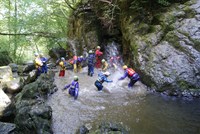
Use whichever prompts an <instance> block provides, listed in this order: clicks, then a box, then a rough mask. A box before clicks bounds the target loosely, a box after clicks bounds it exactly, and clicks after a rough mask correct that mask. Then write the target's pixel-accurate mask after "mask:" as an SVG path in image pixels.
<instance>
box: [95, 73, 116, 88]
mask: <svg viewBox="0 0 200 134" xmlns="http://www.w3.org/2000/svg"><path fill="white" fill-rule="evenodd" d="M109 75H110V73H109V72H100V73H99V74H98V79H97V80H96V81H95V83H94V85H95V86H96V87H97V89H98V91H101V90H102V89H103V83H104V82H108V83H111V82H113V81H112V80H108V79H107V77H108V76H109Z"/></svg>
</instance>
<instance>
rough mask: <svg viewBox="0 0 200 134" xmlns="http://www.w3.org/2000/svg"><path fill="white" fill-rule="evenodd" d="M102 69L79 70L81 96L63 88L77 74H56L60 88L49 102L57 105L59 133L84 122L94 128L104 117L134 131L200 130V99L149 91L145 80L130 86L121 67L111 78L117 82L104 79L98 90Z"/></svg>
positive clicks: (174, 133) (196, 133)
mask: <svg viewBox="0 0 200 134" xmlns="http://www.w3.org/2000/svg"><path fill="white" fill-rule="evenodd" d="M98 72H99V71H98V70H95V75H94V76H93V77H89V76H87V68H84V69H83V71H82V72H81V73H78V74H76V75H78V76H79V84H80V91H79V97H78V99H77V100H74V99H73V98H72V97H70V96H69V95H68V91H67V90H65V91H62V90H61V89H62V88H63V87H64V85H65V84H68V83H70V82H71V81H72V79H73V76H74V75H75V74H74V73H73V72H72V71H67V72H66V76H65V77H64V78H59V77H58V73H57V74H56V76H55V84H56V85H57V86H58V91H57V92H56V93H54V94H53V95H52V96H50V98H49V100H48V102H47V103H48V104H49V105H50V106H51V107H52V109H53V120H52V121H53V126H52V127H53V131H54V133H55V134H74V133H75V132H76V130H77V129H78V128H79V127H80V126H81V125H86V126H87V127H88V128H90V129H91V130H94V129H95V128H97V126H98V125H99V124H100V123H101V122H102V121H112V122H119V123H122V124H123V125H125V126H127V127H128V128H129V133H130V134H200V100H198V99H197V100H184V99H180V98H173V97H167V96H164V95H160V94H155V93H149V92H147V88H146V86H144V85H143V84H142V83H141V82H137V83H136V84H135V85H134V87H133V89H128V88H127V83H128V82H129V81H128V78H126V79H125V80H123V81H120V82H117V78H119V77H120V76H121V75H122V74H123V73H122V72H120V71H115V72H112V75H111V76H110V77H108V78H109V79H112V80H114V82H113V83H111V84H108V83H104V84H103V85H104V87H105V89H104V91H103V92H98V91H97V89H96V87H95V86H94V82H95V80H96V78H97V73H98Z"/></svg>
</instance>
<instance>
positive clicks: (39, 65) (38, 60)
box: [34, 57, 43, 68]
mask: <svg viewBox="0 0 200 134" xmlns="http://www.w3.org/2000/svg"><path fill="white" fill-rule="evenodd" d="M34 62H35V67H36V68H39V67H41V66H42V65H43V64H42V61H41V59H40V58H39V57H37V58H35V61H34Z"/></svg>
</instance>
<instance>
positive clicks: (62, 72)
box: [59, 57, 66, 77]
mask: <svg viewBox="0 0 200 134" xmlns="http://www.w3.org/2000/svg"><path fill="white" fill-rule="evenodd" d="M65 64H66V61H65V58H64V57H62V58H61V61H60V62H59V66H60V73H59V76H60V77H64V76H65V69H66V68H65Z"/></svg>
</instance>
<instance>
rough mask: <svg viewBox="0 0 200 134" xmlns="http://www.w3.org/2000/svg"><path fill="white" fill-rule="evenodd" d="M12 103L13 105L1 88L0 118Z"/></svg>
mask: <svg viewBox="0 0 200 134" xmlns="http://www.w3.org/2000/svg"><path fill="white" fill-rule="evenodd" d="M10 103H11V100H10V98H9V97H8V96H7V95H6V94H5V93H4V91H3V90H2V89H1V88H0V117H2V116H3V112H4V110H5V109H6V108H7V107H8V106H9V104H10Z"/></svg>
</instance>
